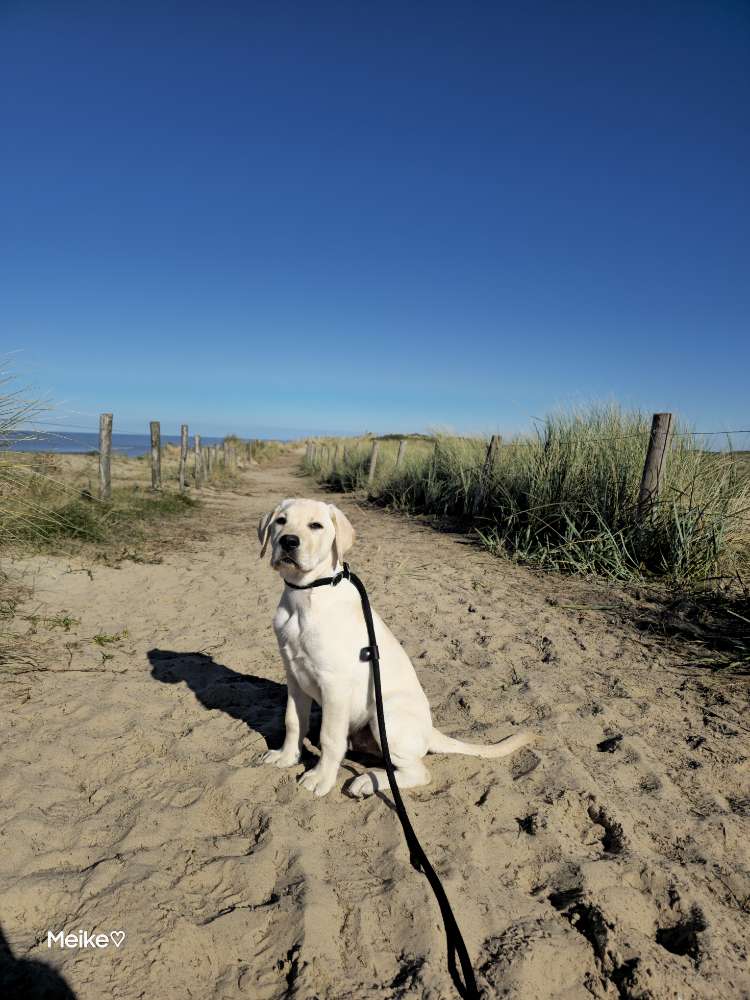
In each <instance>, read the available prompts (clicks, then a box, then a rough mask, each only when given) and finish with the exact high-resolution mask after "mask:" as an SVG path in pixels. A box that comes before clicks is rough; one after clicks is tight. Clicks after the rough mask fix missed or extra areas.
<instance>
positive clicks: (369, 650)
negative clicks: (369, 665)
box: [359, 643, 380, 662]
mask: <svg viewBox="0 0 750 1000" xmlns="http://www.w3.org/2000/svg"><path fill="white" fill-rule="evenodd" d="M376 657H377V658H378V660H379V659H380V650H379V649H378V647H377V646H376V645H375V644H374V643H373V645H372V646H363V647H362V649H360V651H359V658H360V660H364V661H365V662H368V661H372V660H374V659H375V658H376Z"/></svg>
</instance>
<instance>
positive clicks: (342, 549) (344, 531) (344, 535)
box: [328, 503, 355, 563]
mask: <svg viewBox="0 0 750 1000" xmlns="http://www.w3.org/2000/svg"><path fill="white" fill-rule="evenodd" d="M328 509H329V511H330V512H331V520H332V521H333V526H334V528H335V529H336V535H335V537H334V539H333V550H334V551H333V556H334V563H337V562H338V561H339V560H340V559H343V557H344V556H345V555H346V553H347V552H348V551H349V549H350V548H351V547H352V545H354V537H355V535H354V528H353V527H352V524H351V521H350V520H349V518H348V517H347V516H346V514H344V512H343V511H340V510H339V509H338V507H336V506H334V504H332V503H329V504H328Z"/></svg>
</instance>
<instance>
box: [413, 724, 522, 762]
mask: <svg viewBox="0 0 750 1000" xmlns="http://www.w3.org/2000/svg"><path fill="white" fill-rule="evenodd" d="M532 739H533V733H529V732H520V733H514V734H513V736H507V737H506V738H505V739H504V740H501V741H500V742H499V743H489V744H487V745H484V746H482V745H481V744H479V743H464V741H463V740H454V739H453V737H452V736H446V735H445V733H441V732H440V731H439V730H437V729H435V728H433V730H432V734H431V736H430V742H429V744H428V746H427V750H428V752H429V753H465V754H469V755H470V756H471V757H505V756H507V754H509V753H513V752H514V751H516V750H520V749H521V747H523V746H526V744H527V743H530V742H531V740H532Z"/></svg>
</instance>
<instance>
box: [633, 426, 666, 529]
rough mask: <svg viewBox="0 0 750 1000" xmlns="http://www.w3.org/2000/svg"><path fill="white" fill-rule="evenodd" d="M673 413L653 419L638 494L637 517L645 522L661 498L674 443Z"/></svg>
mask: <svg viewBox="0 0 750 1000" xmlns="http://www.w3.org/2000/svg"><path fill="white" fill-rule="evenodd" d="M672 430H673V421H672V414H671V413H655V414H654V415H653V417H652V418H651V435H650V437H649V440H648V451H647V452H646V462H645V464H644V466H643V477H642V479H641V488H640V491H639V493H638V507H637V511H636V513H637V517H638V520H639V521H643V520H644V519H645V518H646V517H647V516H648V514H649V513H650V512H651V510H652V508H653V505H654V503H655V502H656V500H657V499H658V497H659V491H660V490H661V484H662V479H663V473H664V468H665V465H666V461H667V452H668V451H669V445H670V444H671V441H672Z"/></svg>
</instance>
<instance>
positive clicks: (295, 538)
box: [279, 535, 299, 552]
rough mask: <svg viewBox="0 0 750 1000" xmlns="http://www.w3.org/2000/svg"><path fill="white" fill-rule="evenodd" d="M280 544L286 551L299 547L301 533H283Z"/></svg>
mask: <svg viewBox="0 0 750 1000" xmlns="http://www.w3.org/2000/svg"><path fill="white" fill-rule="evenodd" d="M279 545H280V546H281V547H282V549H283V550H284V551H285V552H291V551H292V549H298V548H299V535H282V536H281V538H280V539H279Z"/></svg>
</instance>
